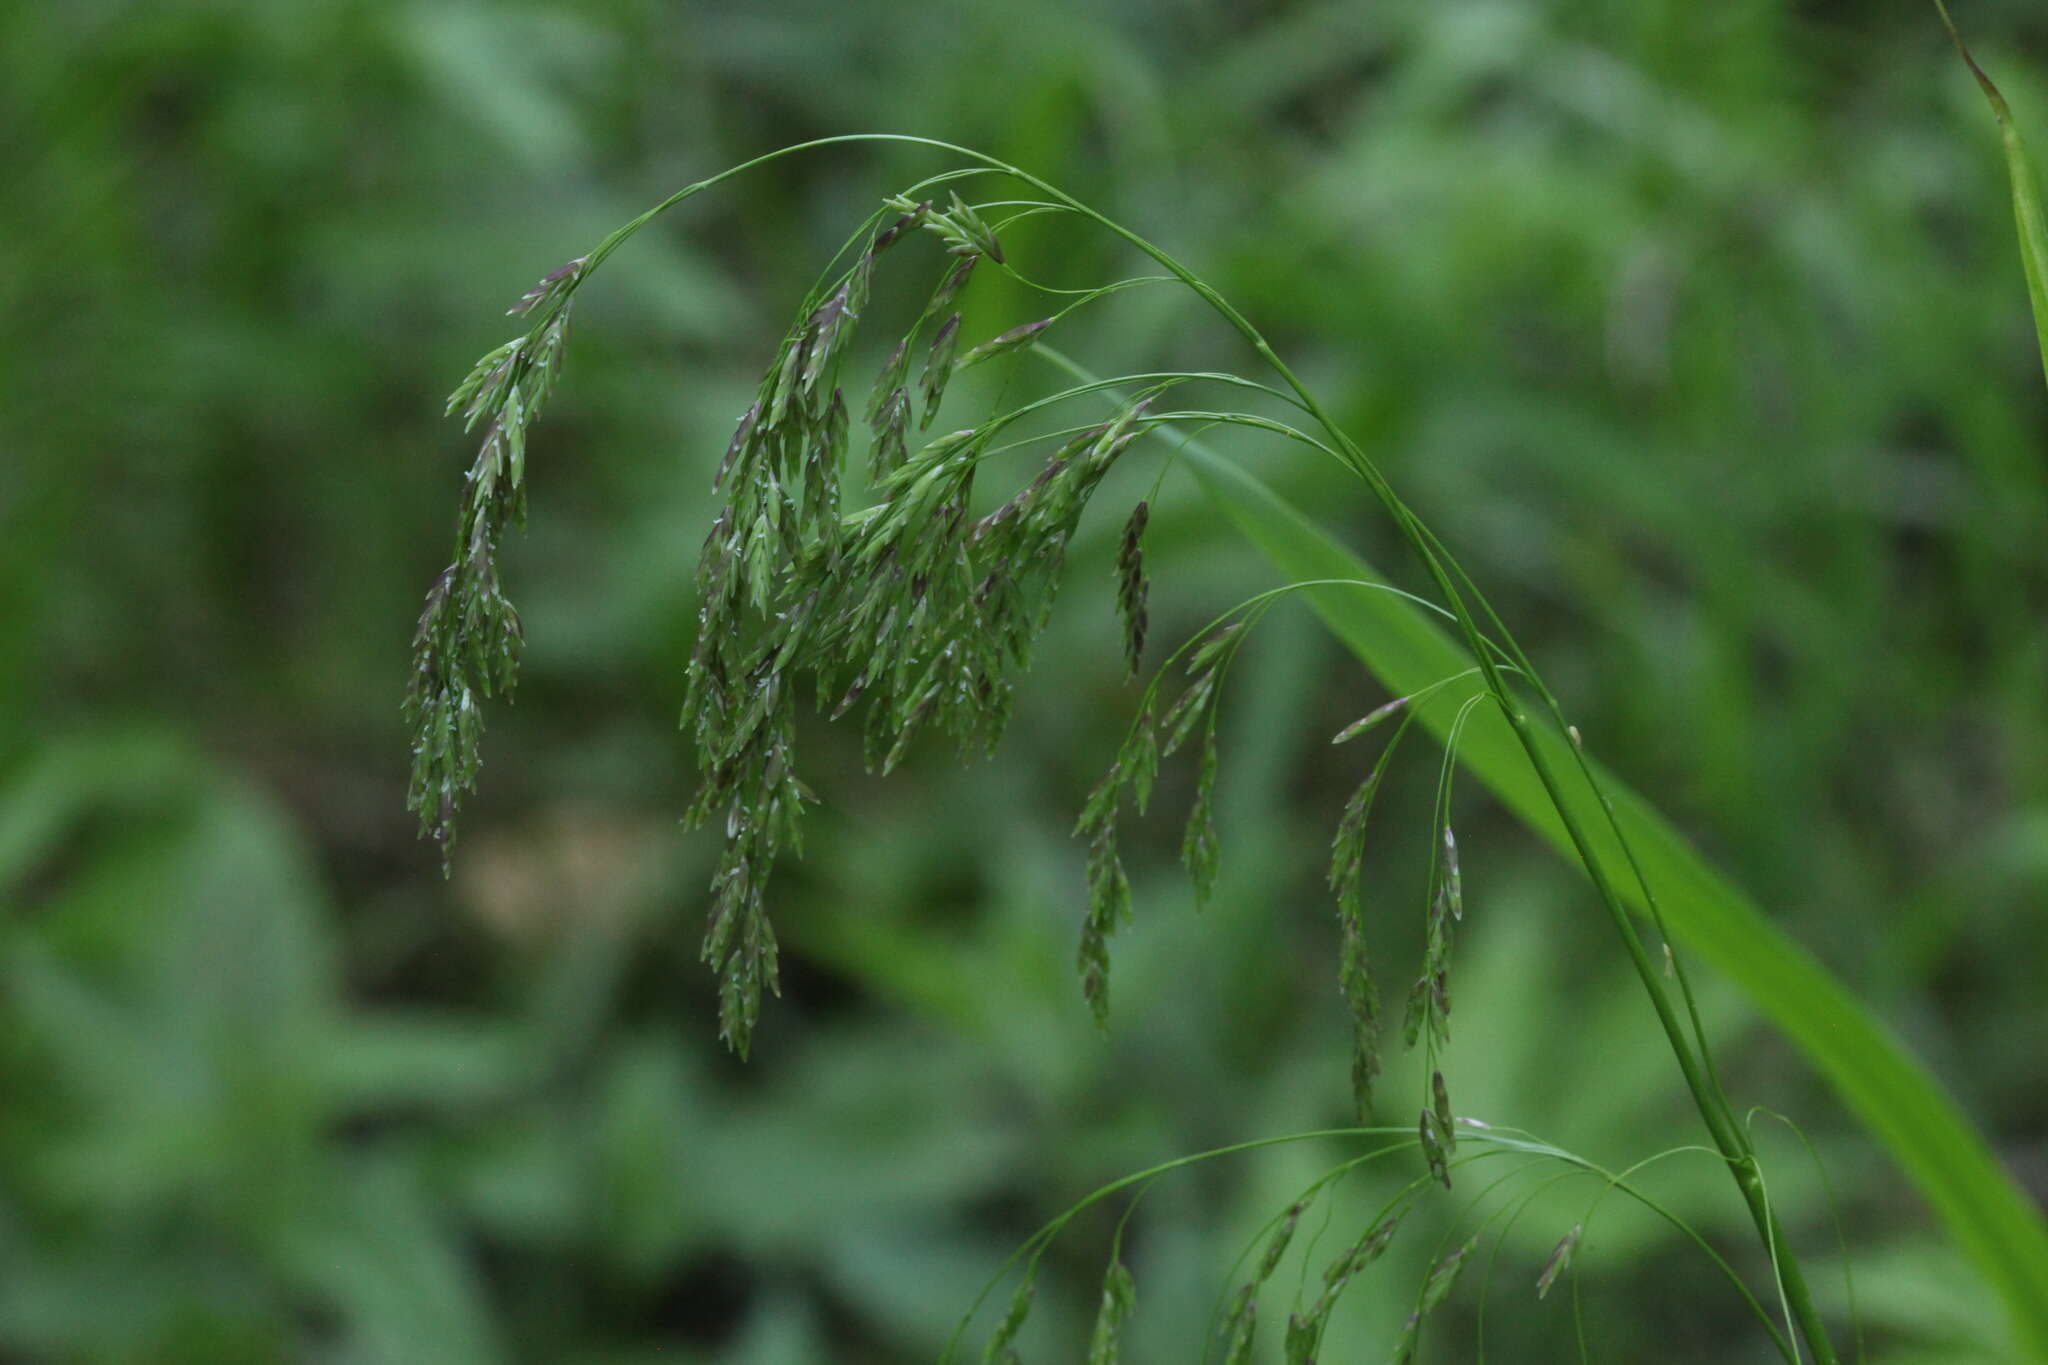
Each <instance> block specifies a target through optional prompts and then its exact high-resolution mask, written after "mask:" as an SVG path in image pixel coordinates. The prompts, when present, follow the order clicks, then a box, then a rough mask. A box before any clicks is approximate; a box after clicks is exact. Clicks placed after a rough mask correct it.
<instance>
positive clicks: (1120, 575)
mask: <svg viewBox="0 0 2048 1365" xmlns="http://www.w3.org/2000/svg"><path fill="white" fill-rule="evenodd" d="M1151 515H1152V507H1151V504H1150V503H1149V502H1140V503H1139V504H1138V505H1137V506H1136V507H1133V508H1132V509H1131V515H1130V519H1129V520H1127V521H1126V522H1124V534H1123V539H1122V540H1121V541H1120V542H1119V543H1118V546H1117V554H1116V609H1117V614H1118V616H1120V617H1121V618H1122V619H1123V627H1124V666H1125V669H1126V672H1127V675H1128V676H1129V677H1132V678H1135V677H1137V676H1138V669H1139V666H1140V665H1141V663H1142V662H1143V659H1144V654H1145V631H1146V627H1147V626H1148V625H1149V624H1150V622H1149V620H1148V618H1147V615H1146V610H1145V607H1146V597H1147V589H1148V586H1149V585H1148V584H1147V582H1146V578H1145V525H1146V523H1147V522H1148V521H1149V520H1150V519H1151Z"/></svg>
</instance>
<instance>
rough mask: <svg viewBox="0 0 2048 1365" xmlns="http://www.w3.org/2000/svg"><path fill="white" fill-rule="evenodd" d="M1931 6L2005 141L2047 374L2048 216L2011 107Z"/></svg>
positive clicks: (1937, 1) (1945, 17) (1938, 0)
mask: <svg viewBox="0 0 2048 1365" xmlns="http://www.w3.org/2000/svg"><path fill="white" fill-rule="evenodd" d="M1934 7H1935V9H1937V10H1939V11H1940V12H1941V22H1942V23H1943V24H1944V25H1945V26H1946V27H1947V28H1948V36H1949V37H1950V38H1953V39H1954V40H1955V44H1956V51H1957V52H1959V53H1961V54H1962V58H1963V61H1964V62H1965V63H1967V64H1968V66H1969V68H1970V74H1971V75H1972V76H1975V77H1976V78H1977V85H1978V88H1979V89H1981V90H1983V92H1984V98H1985V99H1986V100H1989V101H1990V103H1991V112H1992V114H1993V115H1994V116H1995V117H1996V118H1997V119H1998V135H1999V138H2000V140H2001V141H2003V142H2004V144H2005V170H2006V174H2007V175H2008V176H2010V177H2011V179H2012V212H2013V218H2014V220H2015V221H2016V222H2017V223H2018V225H2019V233H2020V263H2021V264H2022V265H2023V266H2025V267H2026V271H2027V297H2028V298H2029V299H2030V300H2031V301H2032V302H2033V305H2034V335H2035V339H2036V340H2037V341H2038V342H2039V343H2040V347H2041V365H2042V370H2043V372H2044V373H2048V219H2044V218H2043V217H2042V213H2041V191H2040V189H2039V188H2038V187H2037V186H2036V185H2035V183H2034V170H2033V167H2032V165H2031V164H2030V163H2029V162H2028V160H2027V149H2026V145H2025V144H2024V143H2022V142H2021V141H2020V130H2019V127H2018V125H2017V124H2015V123H2014V122H2013V117H2012V108H2011V106H2010V105H2008V104H2007V103H2006V102H2005V96H2004V95H2003V94H2001V93H2000V92H1999V89H1998V87H1997V86H1996V85H1994V84H1992V81H1991V77H1989V76H1987V75H1985V74H1984V68H1983V67H1981V66H1979V65H1977V59H1976V58H1975V57H1972V56H1971V55H1970V49H1969V47H1968V46H1967V45H1966V44H1965V43H1964V42H1963V35H1962V34H1961V33H1959V32H1957V31H1956V26H1955V21H1954V20H1952V19H1950V18H1949V14H1948V6H1947V5H1945V4H1943V3H1942V0H1934Z"/></svg>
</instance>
